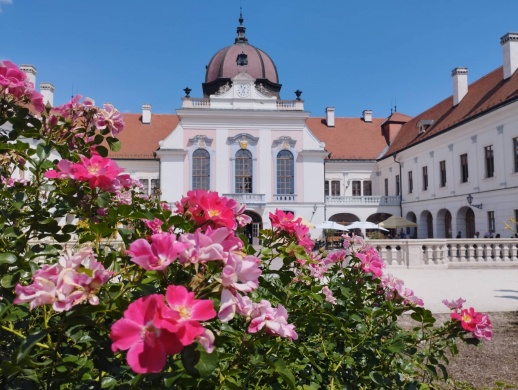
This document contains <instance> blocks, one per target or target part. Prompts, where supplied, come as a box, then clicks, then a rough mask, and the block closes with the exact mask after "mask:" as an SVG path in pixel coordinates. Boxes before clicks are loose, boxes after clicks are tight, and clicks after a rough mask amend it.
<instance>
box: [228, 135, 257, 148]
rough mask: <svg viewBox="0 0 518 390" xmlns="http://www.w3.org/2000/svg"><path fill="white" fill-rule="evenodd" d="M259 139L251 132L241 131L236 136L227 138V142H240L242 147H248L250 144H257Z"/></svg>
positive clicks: (230, 143)
mask: <svg viewBox="0 0 518 390" xmlns="http://www.w3.org/2000/svg"><path fill="white" fill-rule="evenodd" d="M258 141H259V137H253V136H251V135H250V134H246V133H241V134H238V135H236V136H234V137H228V138H227V143H228V144H229V145H233V144H239V146H240V147H241V149H247V148H248V146H251V145H257V142H258Z"/></svg>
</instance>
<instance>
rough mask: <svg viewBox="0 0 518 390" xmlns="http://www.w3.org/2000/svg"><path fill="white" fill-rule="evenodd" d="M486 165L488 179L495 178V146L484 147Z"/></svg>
mask: <svg viewBox="0 0 518 390" xmlns="http://www.w3.org/2000/svg"><path fill="white" fill-rule="evenodd" d="M484 165H485V169H486V179H488V178H491V177H494V176H495V153H494V150H493V145H487V146H484Z"/></svg>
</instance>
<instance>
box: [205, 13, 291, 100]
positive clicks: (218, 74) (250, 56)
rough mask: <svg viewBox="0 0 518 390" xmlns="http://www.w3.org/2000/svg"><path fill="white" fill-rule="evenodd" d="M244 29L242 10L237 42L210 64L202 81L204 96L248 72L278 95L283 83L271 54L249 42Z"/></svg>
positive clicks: (222, 51) (215, 56)
mask: <svg viewBox="0 0 518 390" xmlns="http://www.w3.org/2000/svg"><path fill="white" fill-rule="evenodd" d="M245 31H246V28H245V27H244V26H243V15H242V14H240V15H239V26H238V27H237V37H236V39H235V41H234V44H233V45H230V46H227V47H224V48H223V49H221V50H219V51H218V52H217V53H216V54H214V56H213V57H212V59H211V60H210V62H209V65H207V72H206V74H205V82H204V83H203V84H202V87H203V94H204V96H205V97H209V95H213V94H215V93H216V92H218V91H219V90H220V88H221V87H222V86H224V85H231V84H232V80H231V79H233V78H234V77H235V76H237V75H238V74H239V73H242V72H245V73H248V74H249V75H250V76H252V77H253V78H255V79H256V81H255V85H256V86H261V89H263V88H264V89H266V90H267V91H268V93H269V95H270V96H276V97H277V98H279V91H280V90H281V84H279V76H278V74H277V68H276V66H275V64H274V63H273V61H272V59H271V58H270V56H269V55H268V54H266V53H265V52H264V51H262V50H261V49H258V48H257V47H255V46H252V45H250V44H249V43H248V39H247V38H246V36H245Z"/></svg>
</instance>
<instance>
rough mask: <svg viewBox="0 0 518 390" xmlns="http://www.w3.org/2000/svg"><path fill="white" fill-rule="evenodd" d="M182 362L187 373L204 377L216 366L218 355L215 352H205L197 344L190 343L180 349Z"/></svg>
mask: <svg viewBox="0 0 518 390" xmlns="http://www.w3.org/2000/svg"><path fill="white" fill-rule="evenodd" d="M182 364H183V366H184V367H185V369H186V370H187V372H188V373H189V374H191V375H192V376H194V377H202V378H203V377H206V376H208V375H210V374H212V372H213V371H214V370H215V369H216V367H217V366H218V355H217V353H216V352H213V353H207V352H206V351H205V349H203V347H202V346H201V345H200V344H198V343H195V344H191V345H188V346H187V347H185V348H184V349H183V350H182Z"/></svg>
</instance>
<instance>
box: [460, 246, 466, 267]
mask: <svg viewBox="0 0 518 390" xmlns="http://www.w3.org/2000/svg"><path fill="white" fill-rule="evenodd" d="M459 257H460V261H461V262H462V263H465V262H466V245H464V244H461V245H460V254H459Z"/></svg>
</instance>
